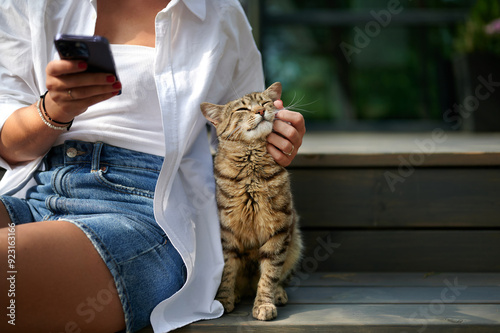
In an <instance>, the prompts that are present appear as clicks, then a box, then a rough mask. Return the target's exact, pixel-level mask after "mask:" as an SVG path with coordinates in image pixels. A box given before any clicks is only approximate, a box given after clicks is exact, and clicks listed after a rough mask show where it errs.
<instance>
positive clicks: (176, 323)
mask: <svg viewBox="0 0 500 333" xmlns="http://www.w3.org/2000/svg"><path fill="white" fill-rule="evenodd" d="M96 17H97V16H96V10H95V0H79V1H66V0H0V52H1V54H0V125H3V123H4V122H5V120H6V119H7V118H8V117H9V115H10V114H12V112H14V111H15V110H17V109H19V108H21V107H24V106H28V105H31V104H32V103H34V102H36V100H37V99H38V98H39V96H40V95H41V94H42V93H43V92H45V90H46V87H45V67H46V65H47V63H48V62H49V60H50V59H51V58H52V56H53V54H54V52H55V49H54V46H53V38H54V36H55V35H56V34H57V33H69V34H83V35H93V33H94V29H95V22H96ZM155 26H156V57H155V67H154V75H155V76H154V77H155V83H156V88H157V90H158V96H159V103H160V108H161V117H162V126H163V134H164V140H165V152H164V156H165V162H164V165H163V167H162V170H161V172H160V176H159V179H158V183H157V188H156V195H155V199H154V205H155V209H154V212H155V217H156V220H157V222H158V224H159V225H160V226H161V227H162V228H163V229H164V230H165V232H166V234H167V235H168V237H169V239H170V241H171V242H172V244H173V245H174V246H175V248H176V249H177V250H178V251H179V252H180V254H181V256H182V258H183V260H184V262H185V264H186V268H187V273H188V277H187V282H186V284H185V285H184V287H183V288H182V289H181V290H180V291H179V292H177V293H176V294H175V295H173V296H172V297H170V298H169V299H167V300H165V301H163V302H162V303H160V304H159V305H158V306H157V307H156V308H155V309H154V311H153V313H152V314H151V324H152V325H153V328H154V330H155V332H166V331H169V330H172V329H175V328H177V327H180V326H183V325H186V324H188V323H191V322H193V321H196V320H200V319H211V318H215V317H218V316H220V315H222V313H223V308H222V306H221V304H220V303H219V302H217V301H214V297H215V294H216V291H217V288H218V285H219V283H220V278H221V274H222V269H223V265H224V262H223V257H222V250H221V244H220V238H219V222H218V219H217V208H216V204H215V197H214V186H215V185H214V180H213V174H212V160H211V155H210V153H209V143H208V140H207V135H206V127H205V124H206V121H205V119H204V118H203V116H202V115H201V112H200V110H199V105H200V103H201V102H204V101H207V102H212V103H225V102H227V101H229V100H232V99H235V98H237V97H239V96H235V92H237V94H238V95H241V94H245V93H248V92H252V91H262V90H263V89H264V82H263V75H262V69H261V68H262V64H261V59H260V54H259V52H258V51H257V49H256V47H255V44H254V42H253V39H252V36H251V32H250V27H249V25H248V22H247V20H246V17H245V14H244V12H243V11H242V9H241V6H240V5H239V3H238V1H237V0H210V1H208V0H172V1H171V2H170V3H169V5H168V6H167V7H166V8H165V9H164V10H162V11H161V12H159V13H158V15H157V17H156V21H155ZM40 160H41V158H39V159H37V160H36V161H33V162H31V163H28V164H26V165H24V166H17V167H11V166H9V165H8V164H7V163H6V162H5V161H0V166H1V167H4V168H6V169H7V172H6V174H5V176H4V178H3V179H2V181H1V182H0V193H2V194H10V195H16V196H23V195H24V192H25V188H26V187H25V185H26V184H27V183H28V186H29V182H30V180H31V179H32V173H33V171H35V170H36V169H37V168H38V167H39V162H40Z"/></svg>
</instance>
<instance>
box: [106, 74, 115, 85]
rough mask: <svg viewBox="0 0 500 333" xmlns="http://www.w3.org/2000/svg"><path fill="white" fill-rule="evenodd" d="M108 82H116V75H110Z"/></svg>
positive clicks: (107, 78) (107, 77)
mask: <svg viewBox="0 0 500 333" xmlns="http://www.w3.org/2000/svg"><path fill="white" fill-rule="evenodd" d="M106 81H107V82H109V83H113V82H115V81H116V79H115V76H114V75H108V76H106Z"/></svg>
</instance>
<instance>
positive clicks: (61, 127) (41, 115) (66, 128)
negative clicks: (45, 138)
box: [36, 98, 68, 131]
mask: <svg viewBox="0 0 500 333" xmlns="http://www.w3.org/2000/svg"><path fill="white" fill-rule="evenodd" d="M41 100H42V99H41V98H40V99H39V100H38V101H37V102H36V109H37V111H38V114H39V115H40V118H42V121H43V123H44V124H45V125H47V126H48V127H50V128H52V129H54V130H58V131H66V130H68V125H66V126H54V125H52V124H51V123H49V122H48V121H47V119H45V117H44V116H43V114H42V110H40V101H41Z"/></svg>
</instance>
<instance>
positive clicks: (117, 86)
mask: <svg viewBox="0 0 500 333" xmlns="http://www.w3.org/2000/svg"><path fill="white" fill-rule="evenodd" d="M112 87H113V89H121V87H122V84H121V83H120V82H116V83H115V84H113V85H112Z"/></svg>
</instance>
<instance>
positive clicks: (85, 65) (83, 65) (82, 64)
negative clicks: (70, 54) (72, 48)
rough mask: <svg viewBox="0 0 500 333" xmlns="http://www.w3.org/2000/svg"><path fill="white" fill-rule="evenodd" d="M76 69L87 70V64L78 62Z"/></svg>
mask: <svg viewBox="0 0 500 333" xmlns="http://www.w3.org/2000/svg"><path fill="white" fill-rule="evenodd" d="M78 68H81V69H85V68H87V63H86V62H83V61H82V62H79V63H78Z"/></svg>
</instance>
